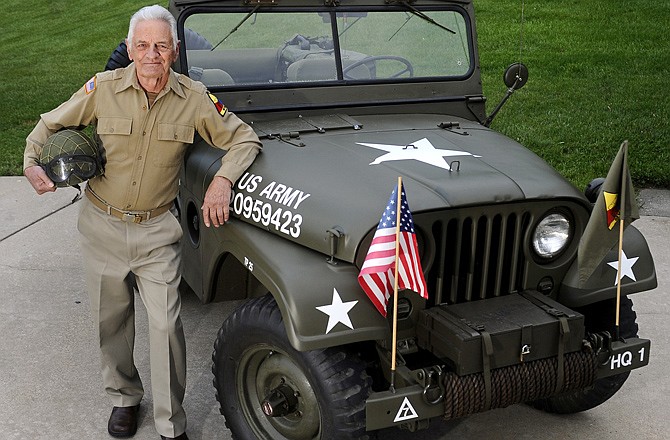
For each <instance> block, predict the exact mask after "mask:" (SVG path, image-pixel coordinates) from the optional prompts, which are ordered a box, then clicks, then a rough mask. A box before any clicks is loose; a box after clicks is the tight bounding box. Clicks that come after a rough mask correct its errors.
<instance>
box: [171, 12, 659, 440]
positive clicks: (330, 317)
mask: <svg viewBox="0 0 670 440" xmlns="http://www.w3.org/2000/svg"><path fill="white" fill-rule="evenodd" d="M169 9H170V11H171V13H173V14H174V16H175V17H176V19H177V22H178V34H179V39H180V40H181V46H180V54H179V59H178V61H177V63H176V64H175V66H174V69H175V71H177V72H180V73H183V74H186V75H188V76H190V77H191V78H193V79H196V80H199V81H202V82H203V83H204V84H205V85H206V86H207V87H208V89H209V91H210V92H211V93H213V94H214V95H216V96H217V97H218V99H219V101H220V102H221V103H223V104H224V105H225V106H226V107H227V108H228V109H229V110H230V111H232V112H234V113H235V114H236V115H237V116H239V117H240V118H242V119H243V120H244V121H246V122H247V123H249V124H250V125H251V126H252V127H253V128H254V130H255V131H256V133H257V134H258V136H259V137H260V138H261V140H262V142H263V146H264V147H263V151H262V153H261V154H260V155H259V156H258V158H257V159H256V161H255V162H254V164H253V165H252V166H251V167H250V168H249V169H248V170H247V171H246V172H245V173H244V175H243V176H242V177H241V178H240V179H239V180H238V181H237V182H236V184H235V186H234V193H233V197H232V201H231V214H232V215H231V220H230V221H229V222H228V223H227V224H226V225H224V226H223V227H221V228H205V227H203V221H202V218H201V211H200V206H201V205H202V203H203V197H204V192H205V189H206V188H207V187H208V184H209V182H210V181H211V180H212V178H213V176H214V174H215V172H216V171H217V170H218V168H219V166H220V165H219V164H220V159H221V156H222V154H224V153H223V152H222V151H221V150H218V149H214V148H211V147H209V146H208V145H207V144H205V143H204V142H203V141H201V140H196V142H195V143H194V145H193V147H192V148H191V149H190V150H189V152H188V153H187V157H186V161H185V166H184V168H183V171H182V174H181V190H180V195H179V199H178V203H179V210H180V221H181V224H182V227H183V229H184V238H183V268H184V273H183V278H184V281H185V282H186V283H187V284H188V286H190V288H191V289H192V290H193V291H194V292H195V293H196V294H197V295H198V297H199V298H200V299H201V300H202V302H204V303H209V302H212V301H220V300H242V301H240V305H239V307H238V308H237V309H236V310H235V311H234V312H233V313H232V314H231V315H230V316H228V317H227V318H225V320H224V321H223V325H222V326H221V329H220V331H219V332H218V335H217V336H216V342H215V344H214V353H213V373H214V385H215V388H216V398H217V399H218V401H219V402H220V405H221V412H222V414H223V415H224V416H225V419H226V423H227V426H228V427H229V428H230V430H231V432H232V436H233V438H236V439H284V438H285V439H338V440H341V439H365V438H370V437H374V435H375V433H374V432H375V431H376V430H379V429H381V428H387V427H392V426H395V427H398V428H405V429H408V430H410V431H414V430H417V429H420V428H425V427H427V426H428V424H429V421H430V419H432V418H438V417H441V418H446V419H455V418H459V417H464V416H467V415H469V414H473V413H477V412H482V411H487V410H489V409H493V408H500V407H505V406H509V405H512V404H516V403H521V402H525V403H529V404H531V405H533V406H535V407H537V408H540V409H542V410H546V411H551V412H558V413H573V412H578V411H584V410H588V409H590V408H592V407H595V406H597V405H599V404H601V403H603V402H604V401H605V400H607V399H609V398H610V397H612V396H613V395H614V394H615V393H616V392H617V390H618V389H619V388H620V387H621V386H622V385H623V383H624V382H625V380H626V378H627V377H628V375H629V372H630V370H632V369H634V368H638V367H642V366H644V365H646V364H647V363H648V361H649V354H650V353H649V350H650V341H648V340H645V339H641V338H638V335H637V331H638V327H637V324H636V315H635V312H634V311H633V308H632V302H631V300H630V296H631V295H632V294H634V293H636V292H640V291H645V290H650V289H652V288H654V287H656V274H655V269H654V264H653V261H652V257H651V255H650V252H649V249H648V247H647V244H646V241H645V239H644V237H643V236H642V235H641V234H640V232H638V231H637V230H636V229H635V227H634V225H633V226H628V227H627V228H626V229H625V234H624V238H623V251H624V254H625V255H627V256H628V258H632V257H635V258H637V262H636V264H635V265H634V266H633V267H632V268H629V269H630V270H631V271H632V272H634V276H621V277H618V273H619V272H618V270H617V268H616V265H614V266H612V265H610V264H609V263H612V262H615V261H618V252H617V246H614V247H613V248H612V250H611V251H609V253H608V254H607V255H606V256H605V257H604V258H603V259H602V261H600V262H599V263H598V264H597V265H596V268H595V270H594V271H593V273H592V275H590V277H589V278H588V279H587V280H586V281H585V282H581V281H580V278H579V274H578V263H579V262H578V258H577V250H578V247H579V243H580V239H581V237H582V235H583V232H584V229H585V227H586V224H587V222H588V221H589V218H590V217H591V211H592V209H593V202H594V200H595V197H598V189H597V188H591V189H590V191H589V195H590V196H591V197H587V195H585V194H583V193H582V192H581V191H578V190H577V189H575V188H574V186H573V185H571V184H570V183H569V182H567V181H566V180H565V179H564V178H562V177H561V176H560V175H559V174H558V173H557V172H556V171H554V170H553V169H552V168H550V167H549V166H548V165H547V164H546V163H545V162H544V161H543V160H542V159H540V158H539V157H538V156H536V155H535V154H533V153H532V152H530V151H529V150H527V149H526V148H524V147H523V146H522V145H520V144H519V143H517V142H515V141H514V140H512V139H510V138H508V137H506V136H504V135H502V134H500V133H498V132H496V131H494V130H492V129H490V128H489V125H490V123H491V119H492V117H493V116H495V113H496V112H497V111H498V110H499V109H500V106H497V108H496V109H495V111H494V112H492V113H491V114H489V115H487V112H486V109H485V102H486V100H485V97H484V96H483V93H482V84H481V76H480V69H479V61H478V59H479V58H478V57H479V54H478V48H477V30H476V24H475V16H474V7H473V3H472V1H471V0H445V1H437V0H415V1H402V0H365V1H363V0H361V1H359V0H346V1H345V0H319V1H317V0H300V1H297V0H216V1H215V0H211V1H208V0H172V1H171V2H170V6H169ZM510 61H513V60H510ZM502 70H503V69H501V71H502ZM527 78H528V71H527V70H526V68H525V66H523V65H521V64H513V65H512V66H511V67H510V68H509V70H508V71H507V72H506V73H505V75H504V79H505V83H506V86H507V88H508V96H509V94H511V93H512V92H513V91H514V90H516V89H518V88H520V87H521V86H523V85H524V84H525V83H526V80H527ZM508 96H507V97H508ZM507 97H506V98H507ZM398 177H401V178H402V180H403V184H404V189H405V191H406V197H407V200H408V202H409V206H410V207H411V212H412V215H413V219H414V228H415V236H416V240H417V243H418V251H419V255H418V258H419V259H420V262H421V267H422V271H423V275H424V278H425V282H426V286H427V291H428V298H427V299H424V298H422V297H421V296H419V295H417V294H416V293H415V292H413V291H410V290H401V291H399V292H398V294H397V297H395V296H394V298H393V299H392V300H391V303H393V300H394V299H395V298H397V313H395V314H394V313H391V312H390V311H391V308H390V309H389V313H388V316H387V317H384V316H383V315H382V314H380V313H379V311H378V310H377V308H376V307H375V306H374V305H373V302H372V301H371V299H370V298H369V297H368V296H367V295H366V293H365V291H364V290H363V288H362V287H361V285H360V284H359V282H358V275H359V272H360V271H361V268H362V265H363V262H364V260H365V258H366V255H367V253H368V249H369V247H370V243H371V241H372V238H373V236H374V235H375V231H376V229H377V225H378V223H379V219H380V215H381V214H382V212H383V211H384V209H385V206H386V203H387V201H388V200H389V195H390V194H391V192H392V191H393V189H394V187H395V185H396V182H397V180H398ZM619 282H620V283H621V286H620V287H619V288H618V287H617V285H618V284H619ZM617 290H619V294H620V297H619V298H620V299H619V300H617ZM617 303H618V304H619V307H617ZM389 307H390V305H389ZM616 309H619V317H620V320H619V325H618V332H615V330H616V329H615V316H616ZM394 315H395V317H394ZM393 319H397V321H396V322H397V332H396V335H395V338H394V337H393V331H392V329H393ZM212 338H214V335H212ZM394 340H395V350H393V348H394V347H393V346H392V345H393V341H394ZM394 352H395V359H393V358H392V354H393V353H394ZM394 360H395V362H394ZM392 367H395V368H394V369H393V374H391V370H392Z"/></svg>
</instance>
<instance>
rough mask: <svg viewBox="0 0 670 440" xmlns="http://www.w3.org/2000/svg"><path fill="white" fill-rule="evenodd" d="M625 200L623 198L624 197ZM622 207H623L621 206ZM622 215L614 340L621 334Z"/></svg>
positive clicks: (622, 218)
mask: <svg viewBox="0 0 670 440" xmlns="http://www.w3.org/2000/svg"><path fill="white" fill-rule="evenodd" d="M624 200H625V199H624ZM622 209H623V208H622ZM623 222H624V216H623V215H622V216H621V217H620V220H619V256H618V259H619V261H618V262H617V271H616V276H617V277H618V278H619V279H618V280H617V282H616V319H615V322H614V325H615V330H616V340H617V341H618V340H619V338H620V337H621V335H620V334H619V315H620V307H621V278H622V277H621V254H622V253H623V229H624V224H623Z"/></svg>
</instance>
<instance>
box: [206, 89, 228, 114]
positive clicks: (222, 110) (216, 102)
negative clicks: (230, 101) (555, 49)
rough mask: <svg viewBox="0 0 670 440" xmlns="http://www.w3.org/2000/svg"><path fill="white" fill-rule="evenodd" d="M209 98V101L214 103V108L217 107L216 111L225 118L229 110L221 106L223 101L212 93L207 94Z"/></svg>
mask: <svg viewBox="0 0 670 440" xmlns="http://www.w3.org/2000/svg"><path fill="white" fill-rule="evenodd" d="M207 96H209V99H211V100H212V102H213V103H214V107H216V111H217V112H219V114H220V115H221V116H225V115H226V112H227V111H228V109H227V108H226V106H225V105H223V104H221V101H219V98H217V97H216V96H214V95H213V94H212V93H209V92H207Z"/></svg>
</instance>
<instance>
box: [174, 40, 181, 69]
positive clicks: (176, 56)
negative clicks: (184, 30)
mask: <svg viewBox="0 0 670 440" xmlns="http://www.w3.org/2000/svg"><path fill="white" fill-rule="evenodd" d="M180 46H181V41H179V40H177V46H176V47H175V49H174V60H172V62H173V63H174V62H175V61H177V58H179V47H180Z"/></svg>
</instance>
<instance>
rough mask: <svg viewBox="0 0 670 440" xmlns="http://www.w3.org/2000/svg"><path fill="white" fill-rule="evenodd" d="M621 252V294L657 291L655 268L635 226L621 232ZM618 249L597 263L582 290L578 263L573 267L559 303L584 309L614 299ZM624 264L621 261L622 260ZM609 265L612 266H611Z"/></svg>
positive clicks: (565, 282) (562, 289)
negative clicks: (622, 253) (628, 269)
mask: <svg viewBox="0 0 670 440" xmlns="http://www.w3.org/2000/svg"><path fill="white" fill-rule="evenodd" d="M623 252H624V253H625V256H626V259H627V260H628V262H627V265H629V267H630V271H626V270H625V269H626V267H627V265H626V264H624V265H622V273H623V274H624V276H623V279H622V281H621V294H622V295H630V294H632V293H636V292H642V291H645V290H651V289H654V288H656V286H657V285H658V282H657V281H656V268H655V266H654V260H653V259H652V257H651V252H650V251H649V246H648V245H647V240H645V238H644V236H643V235H642V233H640V231H638V230H637V229H636V228H635V227H634V226H628V227H627V228H626V230H625V232H624V239H623ZM617 255H618V246H615V247H614V249H612V250H611V251H610V252H609V253H608V254H607V255H606V256H605V258H604V259H603V261H601V262H600V264H599V265H598V267H596V270H595V271H594V272H593V274H592V275H591V277H590V278H589V279H588V280H587V282H586V283H585V285H584V286H583V287H580V286H579V271H578V261H577V260H575V262H574V263H573V264H572V266H571V267H570V269H569V270H568V273H567V274H566V276H565V278H564V279H563V284H562V285H561V289H560V291H559V294H558V301H559V302H560V303H562V304H564V305H566V306H568V307H583V306H586V305H588V304H592V303H596V302H600V301H603V300H606V299H611V298H615V297H616V290H617V289H616V279H617V266H616V262H617V258H618V256H617ZM622 261H623V258H622ZM609 263H614V265H613V266H612V265H610V264H609Z"/></svg>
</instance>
